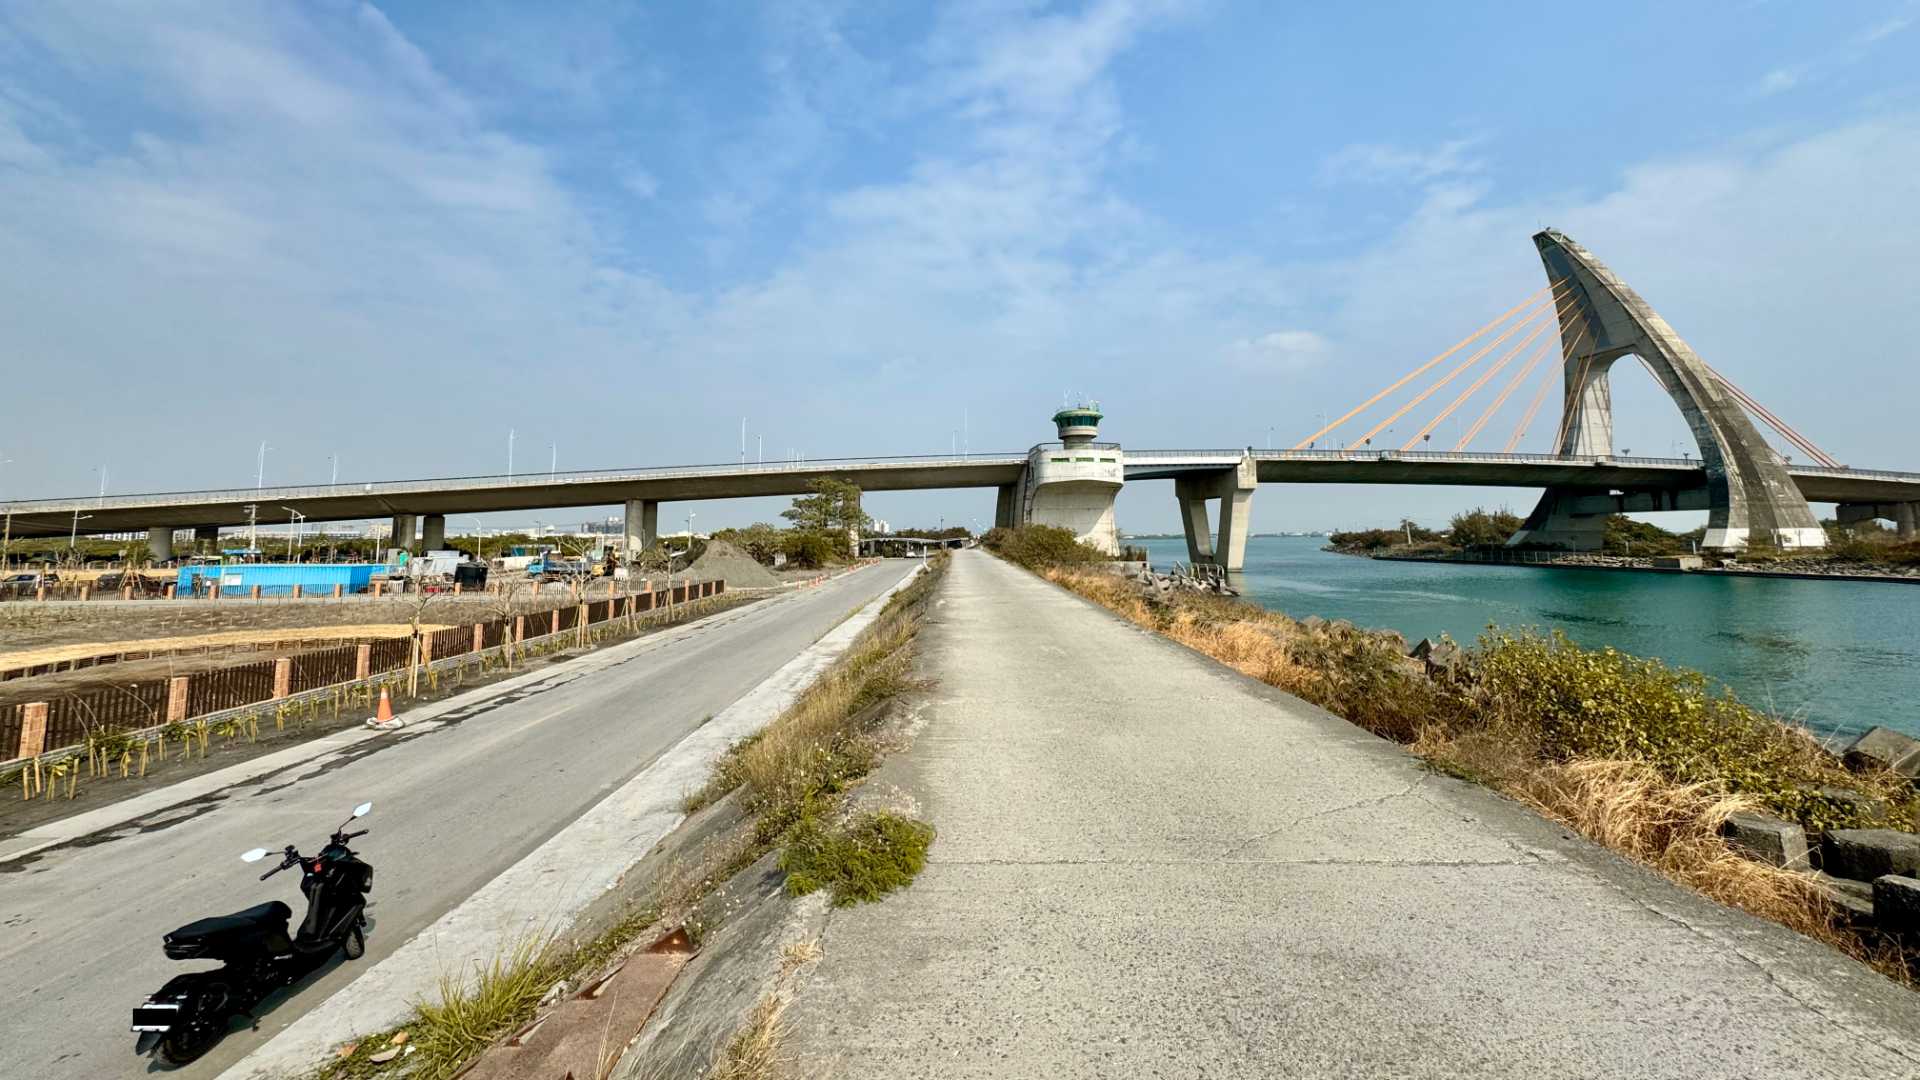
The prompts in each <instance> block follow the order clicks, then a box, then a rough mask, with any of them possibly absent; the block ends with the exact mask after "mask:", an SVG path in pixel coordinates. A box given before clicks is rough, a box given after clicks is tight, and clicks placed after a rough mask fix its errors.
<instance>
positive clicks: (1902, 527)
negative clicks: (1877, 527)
mask: <svg viewBox="0 0 1920 1080" xmlns="http://www.w3.org/2000/svg"><path fill="white" fill-rule="evenodd" d="M1833 516H1834V519H1835V520H1837V521H1839V522H1840V524H1842V525H1852V524H1854V523H1855V522H1860V521H1873V520H1875V519H1877V518H1884V519H1886V520H1887V521H1891V522H1893V528H1894V532H1895V533H1897V534H1898V535H1899V537H1900V539H1902V540H1911V539H1913V538H1914V536H1915V535H1916V534H1920V529H1917V528H1916V526H1917V525H1920V503H1914V502H1891V503H1841V504H1839V505H1838V506H1836V507H1834V515H1833Z"/></svg>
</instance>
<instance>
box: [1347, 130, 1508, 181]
mask: <svg viewBox="0 0 1920 1080" xmlns="http://www.w3.org/2000/svg"><path fill="white" fill-rule="evenodd" d="M1484 141H1485V140H1484V139H1480V138H1471V139H1453V140H1450V141H1448V142H1443V143H1441V144H1440V145H1438V146H1434V147H1430V148H1426V149H1418V148H1413V147H1404V146H1391V145H1388V144H1385V143H1354V144H1352V145H1349V146H1344V147H1341V148H1340V149H1339V150H1336V151H1334V152H1333V153H1331V154H1329V155H1327V157H1326V158H1325V159H1323V160H1322V161H1321V162H1320V178H1321V180H1322V181H1323V182H1327V183H1340V182H1353V183H1362V184H1425V183H1429V182H1431V181H1434V180H1440V179H1444V178H1448V177H1457V176H1460V175H1462V174H1467V173H1476V172H1479V171H1480V170H1481V169H1482V168H1483V167H1484V166H1483V163H1482V162H1481V161H1480V159H1478V158H1476V157H1474V156H1473V154H1472V153H1471V151H1472V150H1473V149H1474V148H1475V147H1477V146H1479V145H1481V144H1482V143H1483V142H1484Z"/></svg>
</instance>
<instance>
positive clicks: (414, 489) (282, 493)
mask: <svg viewBox="0 0 1920 1080" xmlns="http://www.w3.org/2000/svg"><path fill="white" fill-rule="evenodd" d="M1026 460H1027V455H1026V454H1024V453H1023V454H1010V453H991V454H925V455H907V456H903V457H887V458H807V459H804V460H799V461H764V462H746V463H738V462H735V463H729V464H719V465H663V466H658V467H654V468H638V469H586V470H580V469H575V470H571V471H569V472H564V473H562V472H545V473H515V474H511V475H491V476H486V475H483V476H453V477H436V478H429V479H423V480H379V481H372V482H368V483H361V484H296V485H292V486H287V487H272V488H209V489H206V490H200V491H163V492H147V493H139V494H132V495H116V496H111V497H107V496H97V495H86V496H76V497H72V498H66V499H39V500H34V501H31V502H27V501H15V502H7V503H0V512H6V513H15V514H43V513H59V512H63V511H70V510H76V509H78V510H133V509H139V508H141V507H147V506H165V505H169V504H171V503H179V502H243V503H250V502H258V503H267V502H273V501H274V500H293V499H346V498H357V497H364V496H367V495H418V494H423V493H428V492H436V491H453V490H461V489H466V488H475V487H491V488H528V487H550V486H559V485H564V484H606V483H625V482H636V481H642V480H672V479H676V478H681V477H705V476H755V475H767V474H780V473H796V472H801V473H804V472H832V471H834V470H835V469H885V468H921V467H925V466H969V465H974V466H995V465H1018V464H1022V463H1024V462H1025V461H1026Z"/></svg>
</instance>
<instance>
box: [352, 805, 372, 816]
mask: <svg viewBox="0 0 1920 1080" xmlns="http://www.w3.org/2000/svg"><path fill="white" fill-rule="evenodd" d="M372 812H373V804H372V803H370V802H363V803H361V804H360V805H359V806H356V807H354V808H353V816H354V817H366V816H367V815H368V814H370V813H372Z"/></svg>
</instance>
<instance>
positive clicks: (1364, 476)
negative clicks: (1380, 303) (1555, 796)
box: [0, 230, 1920, 569]
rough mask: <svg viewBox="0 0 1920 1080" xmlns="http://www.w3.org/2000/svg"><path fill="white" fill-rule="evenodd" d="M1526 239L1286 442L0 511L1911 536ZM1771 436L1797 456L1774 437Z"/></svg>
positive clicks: (1557, 243)
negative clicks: (1463, 514) (1662, 523)
mask: <svg viewBox="0 0 1920 1080" xmlns="http://www.w3.org/2000/svg"><path fill="white" fill-rule="evenodd" d="M1534 243H1535V246H1536V248H1537V249H1538V251H1539V254H1540V257H1541V261H1542V263H1543V265H1544V266H1545V268H1546V272H1547V280H1548V284H1547V286H1546V287H1545V288H1543V289H1541V290H1540V291H1539V292H1538V293H1536V294H1534V295H1533V296H1531V297H1528V298H1526V299H1525V300H1523V301H1522V302H1521V303H1519V304H1517V305H1515V306H1513V307H1512V308H1509V309H1508V310H1507V311H1505V312H1503V313H1501V314H1500V315H1499V316H1497V317H1496V318H1494V319H1493V320H1492V321H1490V322H1488V323H1487V324H1486V325H1484V326H1482V327H1480V328H1479V329H1478V330H1475V331H1474V332H1473V333H1471V334H1469V335H1468V336H1467V337H1465V338H1463V339H1461V340H1460V341H1458V342H1456V343H1454V344H1453V345H1451V346H1450V347H1448V348H1447V349H1445V350H1443V351H1442V352H1440V353H1439V354H1437V355H1435V356H1433V357H1431V358H1429V359H1427V360H1425V361H1423V362H1422V363H1420V364H1418V365H1416V366H1415V367H1414V368H1413V369H1412V370H1410V371H1408V372H1406V373H1405V374H1403V375H1401V376H1400V377H1399V378H1397V379H1395V380H1394V381H1393V382H1391V383H1389V384H1388V385H1387V386H1386V387H1385V388H1383V389H1382V390H1380V391H1379V392H1377V393H1375V394H1373V395H1371V396H1369V397H1368V398H1367V399H1365V400H1364V401H1361V402H1360V403H1359V404H1357V405H1356V406H1354V407H1353V408H1352V409H1350V410H1348V411H1347V412H1346V413H1345V414H1343V415H1342V416H1340V417H1338V418H1336V419H1335V420H1334V421H1333V422H1332V423H1329V424H1326V425H1324V426H1322V427H1321V428H1320V430H1318V431H1315V432H1312V433H1311V434H1309V435H1307V436H1306V437H1305V438H1303V439H1301V440H1299V442H1298V443H1297V444H1296V445H1295V446H1293V447H1292V448H1291V449H1285V450H1255V449H1253V448H1251V447H1248V448H1233V449H1198V450H1140V449H1132V450H1129V449H1126V448H1124V447H1122V446H1121V445H1120V444H1118V443H1112V442H1099V441H1096V439H1097V436H1098V424H1099V421H1100V419H1101V418H1102V417H1101V415H1100V413H1099V411H1098V409H1097V407H1080V408H1069V409H1063V410H1061V411H1060V412H1059V413H1057V414H1056V415H1055V417H1054V421H1055V424H1056V426H1057V429H1058V433H1059V435H1060V441H1059V442H1051V443H1042V444H1039V445H1037V446H1035V447H1033V448H1031V449H1029V450H1028V451H1026V452H1024V453H1006V454H969V455H947V456H909V457H871V458H843V459H826V460H815V461H799V462H769V463H739V464H731V463H730V464H720V465H696V466H676V467H665V468H635V469H605V470H590V471H569V472H565V473H560V472H553V473H544V474H533V475H520V476H478V477H463V478H448V479H433V480H403V481H384V482H378V483H365V484H327V485H312V486H297V487H273V488H265V487H260V488H241V489H226V490H213V491H188V492H164V493H151V494H138V495H119V496H112V497H106V496H90V497H83V498H74V499H51V500H34V501H17V502H10V503H0V514H4V517H5V521H6V525H5V529H6V531H7V535H9V536H13V537H48V536H62V535H66V536H79V535H90V534H99V533H124V532H132V531H137V530H140V529H146V530H148V535H149V544H150V548H151V553H152V554H153V556H154V557H155V558H167V557H170V556H171V554H172V552H173V533H174V531H175V530H176V529H192V530H194V532H195V536H196V538H197V539H201V540H207V539H212V538H213V537H215V536H217V532H218V529H219V528H220V527H222V526H229V527H231V526H238V525H245V524H250V523H255V522H258V523H263V524H272V523H275V522H280V521H289V520H293V519H294V518H295V517H296V516H297V517H298V519H299V520H301V521H306V522H316V523H317V522H323V521H344V520H361V519H368V518H379V517H390V518H391V520H392V524H393V532H392V533H391V535H392V536H393V537H395V538H396V540H395V543H396V544H399V545H403V546H404V545H409V544H413V543H415V542H416V541H415V536H416V527H418V540H417V544H418V546H422V547H426V548H435V547H440V546H443V545H444V542H445V533H446V518H447V517H448V516H449V515H463V514H464V515H471V514H491V513H501V512H516V511H532V510H547V509H557V508H564V507H578V506H603V505H624V506H625V508H626V533H627V542H628V544H629V545H644V544H646V543H648V542H650V541H651V540H652V538H654V537H655V536H657V535H658V518H659V505H660V503H662V502H678V501H691V500H707V499H723V498H747V497H758V496H786V495H796V494H801V493H804V492H806V491H807V490H808V486H809V485H810V484H811V483H813V482H814V481H816V480H818V479H820V478H822V477H836V478H843V479H847V480H851V481H853V482H855V483H857V484H859V485H860V486H861V488H862V489H863V490H866V491H902V490H922V489H932V488H969V487H991V488H995V489H996V490H997V492H998V502H997V506H996V511H995V521H996V523H997V524H1002V525H1006V524H1015V523H1020V522H1028V521H1035V522H1043V523H1049V524H1058V525H1063V526H1066V527H1068V528H1072V529H1073V530H1074V531H1075V532H1076V533H1078V534H1079V535H1081V536H1082V537H1084V538H1086V539H1087V540H1089V541H1090V542H1093V543H1096V544H1099V545H1101V546H1103V547H1108V548H1114V547H1117V542H1118V530H1117V525H1116V522H1115V521H1114V516H1113V498H1114V495H1115V493H1117V492H1118V491H1119V490H1120V488H1121V487H1122V486H1123V485H1124V484H1125V483H1127V482H1129V481H1144V480H1172V481H1173V482H1174V488H1175V495H1176V498H1177V499H1178V500H1179V502H1180V505H1181V510H1182V514H1181V517H1182V521H1183V523H1184V524H1185V527H1186V532H1187V540H1188V547H1189V554H1190V555H1191V556H1192V557H1194V558H1195V559H1196V561H1214V562H1218V563H1222V564H1224V565H1226V566H1228V567H1229V568H1234V569H1237V568H1238V567H1239V566H1240V565H1241V564H1242V561H1243V558H1244V551H1245V545H1246V537H1247V535H1248V531H1249V523H1248V511H1249V509H1250V507H1251V500H1252V497H1253V494H1254V492H1255V491H1256V490H1257V489H1258V488H1259V486H1260V485H1262V484H1313V483H1339V484H1448V485H1464V486H1497V487H1521V488H1534V489H1540V490H1542V491H1543V492H1544V493H1543V494H1542V496H1541V497H1540V500H1539V503H1538V504H1537V505H1536V506H1535V507H1534V509H1533V512H1532V513H1531V514H1529V515H1528V517H1527V520H1526V523H1525V525H1524V526H1523V527H1522V529H1521V530H1520V532H1519V533H1517V534H1516V535H1515V536H1514V537H1513V538H1512V540H1511V541H1510V542H1511V543H1515V544H1535V545H1543V546H1550V547H1558V548H1565V549H1570V550H1593V549H1597V548H1598V547H1599V546H1600V543H1601V539H1602V536H1603V533H1604V525H1605V515H1607V514H1610V513H1619V512H1632V511H1652V510H1705V511H1706V512H1707V515H1708V522H1707V533H1706V538H1705V543H1706V546H1707V547H1709V548H1714V549H1720V550H1737V549H1739V548H1742V547H1744V546H1746V545H1747V544H1749V543H1755V542H1759V543H1767V544H1771V545H1774V546H1778V547H1783V548H1813V547H1819V546H1822V545H1823V544H1824V543H1825V533H1824V531H1823V530H1822V529H1821V528H1820V525H1819V522H1818V520H1817V519H1816V518H1815V516H1814V513H1813V511H1812V509H1811V508H1810V506H1809V504H1810V503H1826V502H1832V503H1835V504H1838V507H1839V510H1838V515H1839V517H1840V519H1841V520H1842V521H1856V520H1863V519H1867V518H1885V519H1887V520H1890V521H1893V522H1894V523H1895V524H1896V526H1897V527H1898V529H1899V531H1900V533H1901V535H1903V536H1911V535H1913V534H1914V532H1915V524H1916V511H1917V510H1920V473H1907V472H1895V471H1887V470H1875V469H1863V468H1853V467H1849V466H1847V465H1843V464H1842V463H1840V462H1838V461H1836V460H1835V459H1834V458H1833V457H1832V455H1830V454H1828V453H1826V452H1825V451H1824V450H1822V449H1820V448H1819V447H1818V446H1817V445H1815V444H1814V443H1813V442H1812V441H1810V440H1809V439H1807V438H1806V436H1804V435H1802V434H1801V433H1800V432H1799V431H1797V430H1795V429H1794V428H1793V427H1792V426H1791V425H1789V424H1787V423H1786V421H1784V420H1782V419H1781V418H1780V417H1779V416H1778V415H1776V414H1775V413H1773V412H1772V411H1770V410H1768V409H1767V408H1766V407H1765V406H1763V405H1761V404H1760V403H1759V402H1757V401H1755V400H1754V399H1753V398H1752V396H1751V395H1749V394H1747V393H1746V392H1745V391H1743V390H1741V389H1740V388H1739V387H1738V386H1736V385H1735V384H1733V383H1732V382H1731V381H1730V380H1728V379H1727V378H1726V377H1725V376H1723V375H1722V374H1721V373H1720V372H1718V371H1716V370H1714V369H1713V368H1711V367H1709V366H1708V365H1707V364H1706V363H1705V362H1704V361H1702V360H1701V359H1700V358H1699V357H1698V356H1697V355H1695V354H1694V352H1693V351H1692V349H1691V348H1689V347H1688V346H1687V344H1686V342H1684V341H1682V340H1681V339H1680V337H1679V335H1678V334H1676V333H1674V331H1673V329H1672V327H1670V326H1669V325H1668V324H1667V323H1666V321H1665V320H1664V319H1662V318H1661V317H1660V316H1659V315H1658V314H1657V313H1655V312H1654V311H1653V309H1652V308H1651V307H1649V306H1648V305H1647V303H1646V302H1645V301H1644V300H1642V299H1641V298H1640V296H1639V295H1638V294H1637V293H1635V292H1634V291H1633V290H1632V289H1631V288H1629V287H1628V286H1627V285H1626V283H1625V282H1623V281H1621V280H1620V279H1619V277H1618V276H1617V275H1615V274H1614V273H1613V272H1612V271H1611V270H1609V269H1607V268H1606V266H1604V265H1603V264H1602V263H1600V261H1599V260H1598V259H1596V258H1595V257H1594V256H1593V255H1592V254H1591V253H1590V252H1588V251H1587V250H1586V249H1585V248H1582V247H1580V246H1579V245H1578V244H1576V243H1574V242H1573V241H1572V240H1570V239H1568V238H1567V237H1566V236H1564V235H1563V234H1561V233H1558V232H1555V231H1553V230H1546V231H1543V232H1541V233H1539V234H1537V235H1536V236H1535V237H1534ZM1625 356H1633V357H1634V358H1635V359H1637V360H1638V361H1639V362H1640V363H1641V364H1642V365H1643V366H1644V367H1645V368H1646V370H1647V371H1648V372H1649V373H1651V374H1652V376H1653V378H1654V379H1655V381H1656V382H1657V383H1658V384H1659V385H1660V386H1661V387H1662V388H1663V389H1665V390H1666V392H1667V394H1668V396H1669V397H1670V398H1671V400H1672V401H1673V402H1674V404H1675V406H1676V407H1677V408H1678V409H1679V411H1680V414H1681V415H1682V417H1683V418H1684V419H1685V421H1686V423H1687V425H1688V428H1689V429H1690V430H1691V432H1692V433H1693V436H1694V442H1695V446H1696V449H1697V456H1694V455H1689V456H1686V457H1682V458H1654V457H1630V456H1625V455H1620V454H1617V453H1616V452H1615V451H1614V448H1613V445H1612V441H1613V399H1612V390H1611V386H1610V384H1609V381H1608V380H1609V374H1610V371H1611V368H1612V366H1613V364H1614V362H1615V361H1617V360H1618V359H1620V358H1622V357H1625ZM1556 383H1557V384H1558V385H1559V386H1560V387H1561V408H1560V412H1559V416H1558V418H1557V421H1556V422H1555V425H1554V429H1553V432H1552V435H1551V437H1550V440H1549V443H1548V445H1549V446H1550V447H1551V448H1552V449H1553V451H1554V452H1552V453H1546V454H1538V453H1534V454H1529V453H1518V452H1515V448H1516V447H1518V446H1519V445H1520V444H1521V441H1522V440H1523V439H1524V438H1525V437H1526V435H1527V434H1528V433H1529V431H1530V430H1533V429H1534V425H1535V424H1536V422H1539V421H1540V419H1541V418H1540V414H1541V412H1542V409H1543V406H1544V404H1545V401H1546V398H1547V396H1548V394H1549V393H1551V391H1552V388H1553V386H1554V385H1555V384H1556ZM1483 394H1484V396H1482V395H1483ZM1429 403H1431V404H1429ZM1508 413H1511V414H1513V415H1514V416H1515V417H1517V419H1516V420H1515V422H1514V423H1513V424H1512V427H1511V428H1510V429H1508V428H1506V426H1505V421H1504V420H1502V422H1501V424H1500V425H1499V426H1497V427H1496V426H1495V421H1496V420H1501V418H1502V417H1503V416H1505V415H1506V414H1508ZM1456 415H1458V416H1459V417H1461V419H1462V421H1463V422H1464V421H1465V419H1466V418H1467V417H1472V420H1471V422H1470V423H1466V424H1465V427H1464V430H1463V431H1462V433H1461V434H1460V435H1459V436H1458V437H1457V438H1456V439H1455V440H1454V444H1453V446H1451V447H1445V446H1436V445H1435V443H1434V434H1435V432H1436V431H1438V430H1439V429H1440V427H1441V425H1442V424H1443V423H1444V422H1445V421H1446V420H1448V419H1449V418H1450V417H1454V416H1456ZM1409 417H1414V418H1416V419H1414V420H1409V419H1408V418H1409ZM1419 417H1425V420H1424V422H1422V421H1420V420H1418V419H1417V418H1419ZM1756 418H1757V420H1758V424H1757V423H1756ZM1761 424H1764V425H1765V426H1766V427H1768V428H1770V429H1772V430H1773V431H1775V432H1776V433H1777V434H1778V435H1779V437H1780V438H1781V439H1782V440H1783V441H1784V442H1785V443H1786V444H1787V445H1789V446H1790V447H1792V448H1793V450H1795V451H1798V453H1799V454H1800V456H1801V460H1800V461H1798V462H1796V461H1793V460H1790V459H1789V457H1788V456H1787V454H1785V453H1783V452H1781V451H1779V450H1776V449H1775V448H1774V447H1773V446H1772V445H1771V444H1769V443H1768V442H1767V440H1766V439H1765V438H1763V437H1762V435H1761V433H1760V428H1759V425H1761ZM1541 430H1544V423H1542V426H1541ZM1406 432H1410V434H1404V435H1403V434H1402V433H1406ZM1483 436H1485V437H1486V438H1487V440H1488V444H1490V443H1491V441H1492V440H1493V439H1495V438H1500V437H1501V436H1504V438H1503V439H1502V441H1501V443H1500V448H1499V449H1498V450H1497V451H1495V450H1491V449H1484V448H1483V449H1478V450H1476V449H1475V447H1477V446H1484V445H1487V444H1482V443H1481V442H1480V440H1481V438H1482V437H1483ZM1330 444H1332V445H1330ZM1215 506H1217V510H1215V509H1213V507H1215ZM1216 522H1217V526H1216ZM1216 536H1217V539H1218V545H1217V547H1216V544H1215V539H1216Z"/></svg>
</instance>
